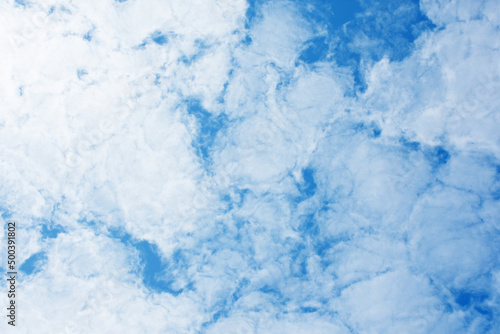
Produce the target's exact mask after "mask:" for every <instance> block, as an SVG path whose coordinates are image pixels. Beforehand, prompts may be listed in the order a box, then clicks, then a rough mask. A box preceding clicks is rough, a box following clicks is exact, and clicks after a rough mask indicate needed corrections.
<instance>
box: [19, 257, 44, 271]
mask: <svg viewBox="0 0 500 334" xmlns="http://www.w3.org/2000/svg"><path fill="white" fill-rule="evenodd" d="M45 262H47V255H46V254H45V252H43V251H41V252H38V253H35V254H33V255H31V256H30V257H29V258H28V259H26V260H25V261H24V262H23V263H22V264H21V266H20V267H19V270H20V271H21V272H22V273H24V274H25V275H33V274H36V273H37V272H39V271H40V270H41V269H42V266H43V264H44V263H45Z"/></svg>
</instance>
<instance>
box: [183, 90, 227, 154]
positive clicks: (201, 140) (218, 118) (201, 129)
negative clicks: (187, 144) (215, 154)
mask: <svg viewBox="0 0 500 334" xmlns="http://www.w3.org/2000/svg"><path fill="white" fill-rule="evenodd" d="M186 105H187V112H188V114H189V115H191V116H194V117H195V118H196V121H197V123H198V133H197V136H196V139H195V140H194V141H193V146H194V147H195V148H196V150H197V154H198V156H199V157H200V158H202V159H203V160H205V161H206V160H208V159H209V156H210V149H211V147H212V145H213V144H214V141H215V139H216V137H217V134H218V132H219V131H220V130H221V129H223V128H224V127H225V125H226V123H227V116H226V115H225V114H219V115H213V114H211V113H210V112H208V111H207V110H206V109H205V108H203V106H202V105H201V103H200V100H198V99H196V98H191V99H188V100H186Z"/></svg>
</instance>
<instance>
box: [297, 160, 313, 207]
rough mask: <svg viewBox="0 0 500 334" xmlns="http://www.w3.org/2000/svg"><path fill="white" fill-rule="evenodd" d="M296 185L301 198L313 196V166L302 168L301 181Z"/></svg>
mask: <svg viewBox="0 0 500 334" xmlns="http://www.w3.org/2000/svg"><path fill="white" fill-rule="evenodd" d="M297 187H298V189H299V191H300V193H301V195H302V198H303V199H306V198H309V197H312V196H314V193H315V192H316V188H317V185H316V182H315V181H314V168H312V167H307V168H304V169H302V183H299V184H297Z"/></svg>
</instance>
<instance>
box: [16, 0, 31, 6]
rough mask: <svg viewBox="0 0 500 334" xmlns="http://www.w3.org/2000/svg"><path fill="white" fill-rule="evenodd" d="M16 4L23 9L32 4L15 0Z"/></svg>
mask: <svg viewBox="0 0 500 334" xmlns="http://www.w3.org/2000/svg"><path fill="white" fill-rule="evenodd" d="M14 2H15V3H16V5H18V6H21V7H26V6H28V5H29V4H30V2H29V1H26V0H14Z"/></svg>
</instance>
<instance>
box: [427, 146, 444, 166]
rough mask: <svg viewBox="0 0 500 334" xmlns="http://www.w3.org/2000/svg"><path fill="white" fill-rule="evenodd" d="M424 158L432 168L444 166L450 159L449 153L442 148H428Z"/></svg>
mask: <svg viewBox="0 0 500 334" xmlns="http://www.w3.org/2000/svg"><path fill="white" fill-rule="evenodd" d="M425 157H426V158H427V160H428V161H429V163H430V164H431V166H432V167H433V168H438V167H440V166H443V165H445V164H446V163H447V162H448V160H449V159H450V153H449V152H448V151H447V150H445V149H444V147H442V146H439V145H438V146H435V147H432V148H429V149H427V150H426V152H425Z"/></svg>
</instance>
